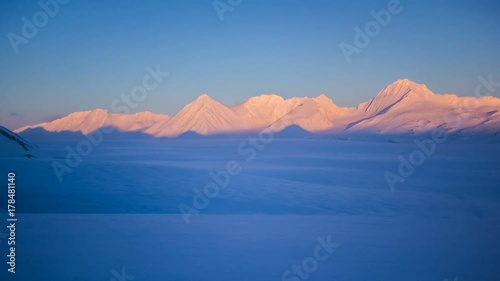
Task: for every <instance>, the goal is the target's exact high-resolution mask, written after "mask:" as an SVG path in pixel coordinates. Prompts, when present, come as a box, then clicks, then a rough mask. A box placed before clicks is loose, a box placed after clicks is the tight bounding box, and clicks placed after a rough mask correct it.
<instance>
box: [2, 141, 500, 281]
mask: <svg viewBox="0 0 500 281" xmlns="http://www.w3.org/2000/svg"><path fill="white" fill-rule="evenodd" d="M28 140H29V141H32V140H31V139H29V138H28ZM245 141H246V140H245V139H238V138H235V139H230V138H225V139H218V138H212V139H204V138H193V139H189V138H187V139H153V138H136V139H132V138H129V139H120V138H108V139H106V140H105V141H104V142H103V143H102V144H101V145H99V146H97V147H94V149H93V151H92V153H90V154H89V155H88V156H85V157H83V159H82V161H81V163H80V164H79V165H78V166H77V167H75V168H74V169H73V171H72V172H71V173H66V174H64V177H63V181H62V182H60V181H59V180H58V179H57V177H56V175H55V173H54V171H53V168H52V166H51V165H52V163H53V161H60V162H62V161H64V160H65V157H66V153H67V152H66V150H65V147H66V145H70V146H74V145H75V143H76V142H75V141H74V140H67V141H61V140H59V141H54V140H45V141H44V140H37V141H35V143H36V144H37V145H38V146H39V147H40V156H39V157H38V158H31V159H28V158H16V157H11V158H2V160H0V161H1V167H2V173H6V171H4V169H9V170H11V171H15V173H16V178H17V185H18V189H17V192H18V194H17V198H18V200H17V203H16V204H17V208H18V212H19V213H20V214H19V224H18V225H19V228H18V230H17V235H18V241H19V246H18V259H17V261H18V262H17V270H18V273H16V275H15V278H17V279H13V280H106V281H107V280H116V281H117V280H120V278H118V277H117V276H116V273H121V272H122V270H124V272H126V274H127V276H128V277H130V278H129V279H126V278H123V276H121V277H122V278H121V279H122V280H132V279H131V278H132V277H131V276H133V277H134V279H133V280H260V281H265V280H294V281H297V280H415V281H416V280H436V281H443V280H445V279H448V280H454V278H457V280H492V281H494V280H499V279H500V268H499V267H498V262H499V261H500V241H499V237H500V190H499V187H500V173H499V171H500V159H499V158H498V155H500V145H498V144H494V143H491V144H488V143H480V144H477V143H454V142H449V143H443V144H437V146H436V149H435V152H434V153H432V154H431V155H430V156H428V157H427V158H426V159H425V162H424V163H423V164H421V165H420V166H418V167H415V171H414V173H412V174H411V175H410V176H408V177H407V178H406V180H405V181H404V182H403V183H397V184H396V186H395V189H394V191H391V189H390V188H389V186H388V184H387V181H386V178H385V176H384V174H385V172H386V171H392V172H394V173H397V170H398V165H399V164H400V161H399V160H398V156H400V155H401V156H403V157H408V155H409V154H410V153H411V152H412V151H415V149H417V146H416V145H415V143H413V142H407V143H392V142H364V141H350V140H338V139H307V138H276V139H275V140H273V141H272V142H270V143H267V144H265V145H264V147H263V148H262V150H257V149H254V150H253V152H251V151H252V150H251V149H250V148H251V146H249V145H247V144H245V145H243V148H244V149H248V150H245V151H246V152H244V153H241V151H242V149H241V148H240V149H239V147H240V146H241V143H242V142H245ZM251 155H254V156H255V157H254V158H252V159H251V160H248V159H249V157H250V156H251ZM229 161H236V162H238V163H239V165H240V167H241V172H240V173H239V174H238V175H235V176H231V177H230V182H229V184H228V185H227V186H226V187H225V188H223V189H221V191H220V193H219V194H218V195H217V196H215V197H214V198H208V201H209V203H208V206H206V207H205V208H203V209H199V210H198V211H199V214H196V215H192V216H190V223H189V224H186V221H185V219H184V217H183V215H182V214H180V211H179V204H186V205H189V206H193V197H194V193H193V188H198V189H199V190H203V187H204V186H205V185H206V184H207V183H210V182H212V181H213V179H212V177H211V176H210V172H215V173H217V172H219V171H222V170H224V169H225V168H226V166H227V163H228V162H229ZM2 197H4V196H3V194H2ZM5 198H6V196H5ZM328 236H329V237H331V241H332V242H334V243H338V244H339V245H340V246H339V247H338V248H336V249H335V251H334V252H333V253H331V254H330V255H329V256H328V258H327V259H326V260H324V261H318V262H317V266H316V268H315V269H314V270H312V271H311V272H309V273H307V272H306V273H307V278H306V275H302V276H301V275H300V274H299V275H298V274H294V273H290V274H284V273H285V272H286V271H287V270H292V268H293V266H294V265H303V261H304V260H305V259H306V258H307V257H311V256H313V255H314V251H315V248H316V247H317V245H318V241H317V239H319V238H321V239H327V237H328ZM5 247H6V245H5V244H4V243H1V244H0V248H1V249H2V252H4V251H5ZM2 256H4V255H2ZM3 264H4V266H5V263H3ZM2 271H3V272H2V274H3V273H4V272H5V271H6V270H5V271H4V270H2ZM304 274H305V273H304ZM8 277H9V278H10V277H12V276H8ZM119 277H120V276H119ZM2 280H4V279H2ZM5 280H7V279H5ZM9 280H10V279H9Z"/></svg>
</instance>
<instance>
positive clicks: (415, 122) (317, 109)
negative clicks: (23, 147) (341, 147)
mask: <svg viewBox="0 0 500 281" xmlns="http://www.w3.org/2000/svg"><path fill="white" fill-rule="evenodd" d="M105 126H114V127H117V128H118V129H119V130H120V131H125V132H129V131H140V132H144V133H146V134H150V135H153V136H155V137H177V136H180V135H182V134H184V133H188V132H193V133H197V134H200V135H214V134H227V133H244V132H256V131H259V130H263V129H265V128H268V127H272V130H274V131H281V130H284V129H285V128H287V127H290V126H299V127H300V128H302V129H304V130H306V131H308V132H312V133H321V134H359V133H363V134H384V135H396V134H398V135H406V136H408V135H409V136H413V135H417V134H421V133H429V132H431V131H432V130H434V129H436V128H441V129H443V130H445V131H447V132H450V133H457V134H461V135H469V136H470V135H474V134H478V133H480V134H484V135H485V136H487V137H488V138H492V139H494V140H496V141H499V140H500V99H499V98H496V97H490V96H486V97H457V96H455V95H439V94H434V93H433V92H431V91H430V90H429V89H427V87H426V86H425V85H423V84H417V83H415V82H412V81H410V80H408V79H402V80H398V81H396V82H394V83H393V84H391V85H389V86H387V87H386V88H385V89H383V90H382V91H380V92H379V93H378V94H377V95H376V97H375V98H373V99H371V100H370V101H368V102H365V103H362V104H360V105H359V106H357V107H351V108H344V107H339V106H337V105H335V104H334V103H333V101H332V100H331V99H330V98H328V97H327V96H325V95H320V96H318V97H315V98H308V97H303V98H291V99H287V100H285V99H283V98H282V97H280V96H277V95H261V96H257V97H252V98H249V99H248V100H246V101H245V102H243V103H242V104H239V105H237V106H233V107H228V106H225V105H223V104H221V103H219V102H218V101H216V100H214V99H212V98H211V97H209V96H208V95H206V94H203V95H201V96H200V97H198V98H197V99H196V100H195V101H193V102H191V103H189V104H188V105H186V106H185V107H184V108H183V109H182V110H181V111H180V112H178V113H177V114H176V115H175V116H173V117H172V118H170V117H169V116H167V115H160V114H153V113H151V112H141V113H137V114H134V115H131V114H116V113H113V114H110V113H109V112H107V111H105V110H102V109H97V110H93V111H86V112H76V113H72V114H70V115H68V116H66V117H63V118H61V119H58V120H55V121H52V122H48V123H42V124H38V125H33V126H27V127H23V128H19V129H18V130H16V132H22V131H24V130H27V129H32V128H44V129H45V130H47V131H51V132H60V131H65V130H69V131H80V132H82V133H84V134H88V133H90V132H92V131H94V130H96V129H99V128H101V127H105Z"/></svg>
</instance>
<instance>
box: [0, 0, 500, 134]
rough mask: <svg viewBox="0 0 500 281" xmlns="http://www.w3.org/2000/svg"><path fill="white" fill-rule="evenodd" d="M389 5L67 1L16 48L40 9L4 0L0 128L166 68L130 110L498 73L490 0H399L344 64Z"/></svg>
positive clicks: (462, 80)
mask: <svg viewBox="0 0 500 281" xmlns="http://www.w3.org/2000/svg"><path fill="white" fill-rule="evenodd" d="M221 1H222V2H224V3H227V2H228V0H221ZM42 2H47V0H42ZM388 2H389V1H378V0H377V1H347V0H345V1H326V0H324V1H319V0H276V1H271V0H243V2H242V3H241V4H240V5H238V6H236V7H234V9H233V10H232V11H231V12H226V13H225V14H224V20H223V21H221V20H220V18H219V16H218V14H217V12H216V10H215V9H214V6H213V1H212V0H198V1H194V0H193V1H185V0H176V1H167V0H165V1H126V0H125V1H97V0H89V1H82V0H72V1H70V2H69V3H67V4H65V5H60V7H59V11H58V12H57V13H56V14H55V16H54V17H51V18H49V20H48V23H47V24H46V25H45V26H43V27H40V28H39V30H38V33H37V34H36V35H35V36H34V37H33V38H30V39H29V40H28V42H27V43H26V44H20V45H19V46H18V47H19V52H18V53H17V54H16V53H15V52H14V49H13V47H12V46H11V43H10V41H9V39H8V36H7V34H9V33H10V32H13V33H15V34H18V35H22V33H21V28H22V26H23V22H22V20H21V18H22V17H26V18H27V19H28V20H32V18H33V15H34V14H35V13H36V12H38V11H40V10H41V7H40V5H39V4H38V2H37V1H26V0H20V1H2V2H1V4H0V16H1V17H0V18H1V25H0V34H3V37H2V38H3V39H2V40H0V59H1V62H2V63H1V67H0V72H1V73H0V98H1V103H0V124H2V125H4V126H6V127H8V128H11V129H15V128H17V127H19V126H21V125H27V124H33V123H38V122H41V121H48V120H51V119H54V118H56V117H61V116H64V115H66V114H68V113H70V112H74V111H81V110H90V109H94V108H105V109H109V108H110V105H111V103H112V101H113V100H115V99H116V98H118V97H120V95H122V94H127V93H130V90H131V89H132V88H133V87H134V86H137V85H140V84H141V81H142V78H143V77H144V75H146V71H145V67H147V66H156V65H160V69H161V70H162V71H166V72H169V73H170V76H169V77H168V78H167V79H166V80H165V81H164V82H163V83H161V84H160V85H159V86H158V87H157V88H155V89H154V90H153V91H151V92H150V93H149V95H148V97H147V99H146V100H145V101H143V102H141V103H140V105H139V106H138V107H137V108H136V109H135V110H134V111H143V110H149V111H153V112H156V113H166V114H174V113H176V112H177V111H178V110H180V109H181V108H182V106H184V105H185V104H187V103H188V102H190V101H191V100H193V99H195V98H196V97H197V96H199V95H200V94H202V93H206V94H208V95H210V96H212V97H214V98H215V99H217V100H219V101H221V102H222V103H224V104H227V105H235V104H237V103H239V102H242V101H243V100H245V99H246V98H248V97H250V96H255V95H259V94H263V93H275V94H279V95H281V96H283V97H285V98H287V97H293V96H317V95H319V94H321V93H324V94H326V95H328V96H329V97H330V98H332V100H333V101H334V102H335V103H336V104H338V105H341V106H355V105H357V104H359V103H361V102H364V101H366V100H368V99H370V98H371V97H373V96H374V95H375V94H376V93H377V92H378V91H379V90H380V89H382V88H383V87H385V86H386V85H387V84H389V83H391V82H393V81H394V80H397V79H400V78H409V79H411V80H414V81H416V82H419V83H424V84H426V85H427V86H428V87H429V88H430V89H431V90H433V91H434V92H437V93H456V94H458V95H472V94H473V92H474V88H475V86H476V85H477V84H478V80H477V77H478V76H480V75H481V76H485V77H486V76H488V75H490V74H491V75H493V78H494V80H495V81H499V80H500V65H499V58H500V48H499V46H500V17H499V16H498V15H499V13H500V3H499V2H498V1H493V0H492V1H444V0H439V1H430V0H428V1H426V0H419V1H409V0H401V1H400V3H401V6H402V11H401V13H399V14H393V15H392V18H391V21H390V23H389V24H388V25H387V26H386V27H381V29H380V33H379V34H378V35H376V36H374V37H373V38H371V41H370V43H369V45H368V46H366V47H365V48H362V49H361V53H360V54H355V55H353V56H352V57H351V58H352V61H351V62H350V63H347V61H346V59H345V57H344V55H343V53H342V51H341V49H340V48H339V44H340V43H341V42H346V43H349V44H354V42H353V41H354V36H355V31H354V28H355V27H356V26H358V27H360V28H361V29H364V27H365V25H366V24H367V23H368V22H370V21H372V20H373V17H372V15H371V14H370V11H372V10H374V11H379V10H382V9H387V4H388ZM495 78H496V79H495ZM495 94H496V95H498V96H500V93H495Z"/></svg>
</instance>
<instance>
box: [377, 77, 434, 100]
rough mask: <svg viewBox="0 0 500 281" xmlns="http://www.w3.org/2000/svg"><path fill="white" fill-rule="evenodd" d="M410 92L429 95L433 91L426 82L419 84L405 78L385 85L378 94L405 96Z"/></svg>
mask: <svg viewBox="0 0 500 281" xmlns="http://www.w3.org/2000/svg"><path fill="white" fill-rule="evenodd" d="M410 92H412V93H414V94H417V95H420V96H427V95H429V94H432V92H431V91H430V90H429V89H428V88H427V86H425V85H424V84H419V83H416V82H413V81H411V80H410V79H408V78H404V79H399V80H396V81H394V82H393V83H392V84H390V85H389V86H387V87H385V88H384V89H383V90H382V91H380V92H379V93H378V95H377V96H397V97H403V96H404V95H406V94H409V93H410Z"/></svg>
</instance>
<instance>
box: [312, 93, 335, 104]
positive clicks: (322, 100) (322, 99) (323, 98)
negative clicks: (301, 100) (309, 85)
mask: <svg viewBox="0 0 500 281" xmlns="http://www.w3.org/2000/svg"><path fill="white" fill-rule="evenodd" d="M314 100H316V101H317V102H319V103H326V102H333V101H332V99H331V98H329V97H328V96H327V95H325V94H321V95H319V96H317V97H315V98H314Z"/></svg>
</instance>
